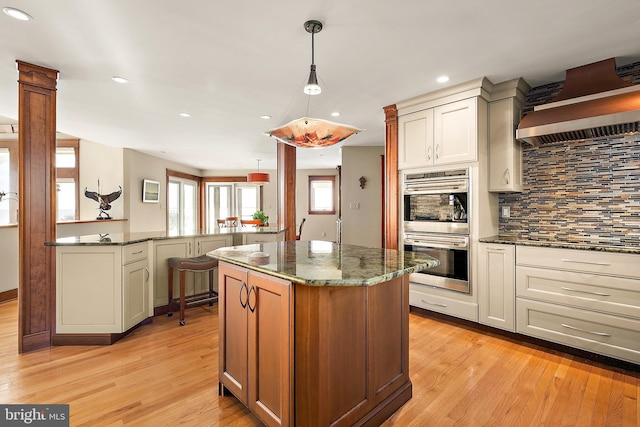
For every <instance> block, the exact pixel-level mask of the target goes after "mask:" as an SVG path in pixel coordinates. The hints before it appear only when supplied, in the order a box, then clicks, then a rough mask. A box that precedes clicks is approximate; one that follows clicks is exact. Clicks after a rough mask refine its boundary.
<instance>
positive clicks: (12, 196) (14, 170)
mask: <svg viewBox="0 0 640 427" xmlns="http://www.w3.org/2000/svg"><path fill="white" fill-rule="evenodd" d="M17 191H18V143H17V142H16V141H0V192H2V193H5V194H4V196H3V197H2V201H1V202H0V225H7V224H17V223H18V197H17V196H18V193H17Z"/></svg>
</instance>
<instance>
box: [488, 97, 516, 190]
mask: <svg viewBox="0 0 640 427" xmlns="http://www.w3.org/2000/svg"><path fill="white" fill-rule="evenodd" d="M520 111H521V107H520V103H519V102H516V101H515V100H514V99H513V98H507V99H501V100H499V101H494V102H492V103H490V104H489V191H495V192H507V191H514V192H515V191H522V145H521V144H520V143H519V142H518V141H516V139H515V134H516V127H517V125H518V120H519V118H520Z"/></svg>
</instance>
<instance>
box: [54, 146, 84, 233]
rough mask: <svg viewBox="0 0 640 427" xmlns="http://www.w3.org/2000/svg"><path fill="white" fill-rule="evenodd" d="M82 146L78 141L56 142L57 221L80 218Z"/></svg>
mask: <svg viewBox="0 0 640 427" xmlns="http://www.w3.org/2000/svg"><path fill="white" fill-rule="evenodd" d="M79 158H80V144H79V141H78V140H59V141H57V142H56V193H57V194H56V197H57V199H56V204H57V210H58V212H57V220H58V221H73V220H77V219H79V218H80V212H79V207H80V205H79V203H78V197H79V194H80V189H79V188H78V182H79V181H80V167H79Z"/></svg>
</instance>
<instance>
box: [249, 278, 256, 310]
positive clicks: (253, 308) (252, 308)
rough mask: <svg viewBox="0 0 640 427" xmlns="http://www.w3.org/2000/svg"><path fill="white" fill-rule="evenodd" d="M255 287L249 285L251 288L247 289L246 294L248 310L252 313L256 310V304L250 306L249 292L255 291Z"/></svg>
mask: <svg viewBox="0 0 640 427" xmlns="http://www.w3.org/2000/svg"><path fill="white" fill-rule="evenodd" d="M255 290H256V288H255V287H254V286H253V285H251V289H249V293H248V294H247V305H248V306H249V310H251V312H252V313H253V312H254V311H255V310H256V306H255V305H254V306H253V307H251V293H252V292H255Z"/></svg>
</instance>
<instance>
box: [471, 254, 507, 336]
mask: <svg viewBox="0 0 640 427" xmlns="http://www.w3.org/2000/svg"><path fill="white" fill-rule="evenodd" d="M478 257H479V259H478V317H479V322H480V323H483V324H485V325H489V326H494V327H496V328H500V329H505V330H507V331H511V332H514V331H515V330H516V323H515V312H516V308H515V287H516V285H515V259H516V251H515V246H513V245H491V244H486V243H480V244H478Z"/></svg>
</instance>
